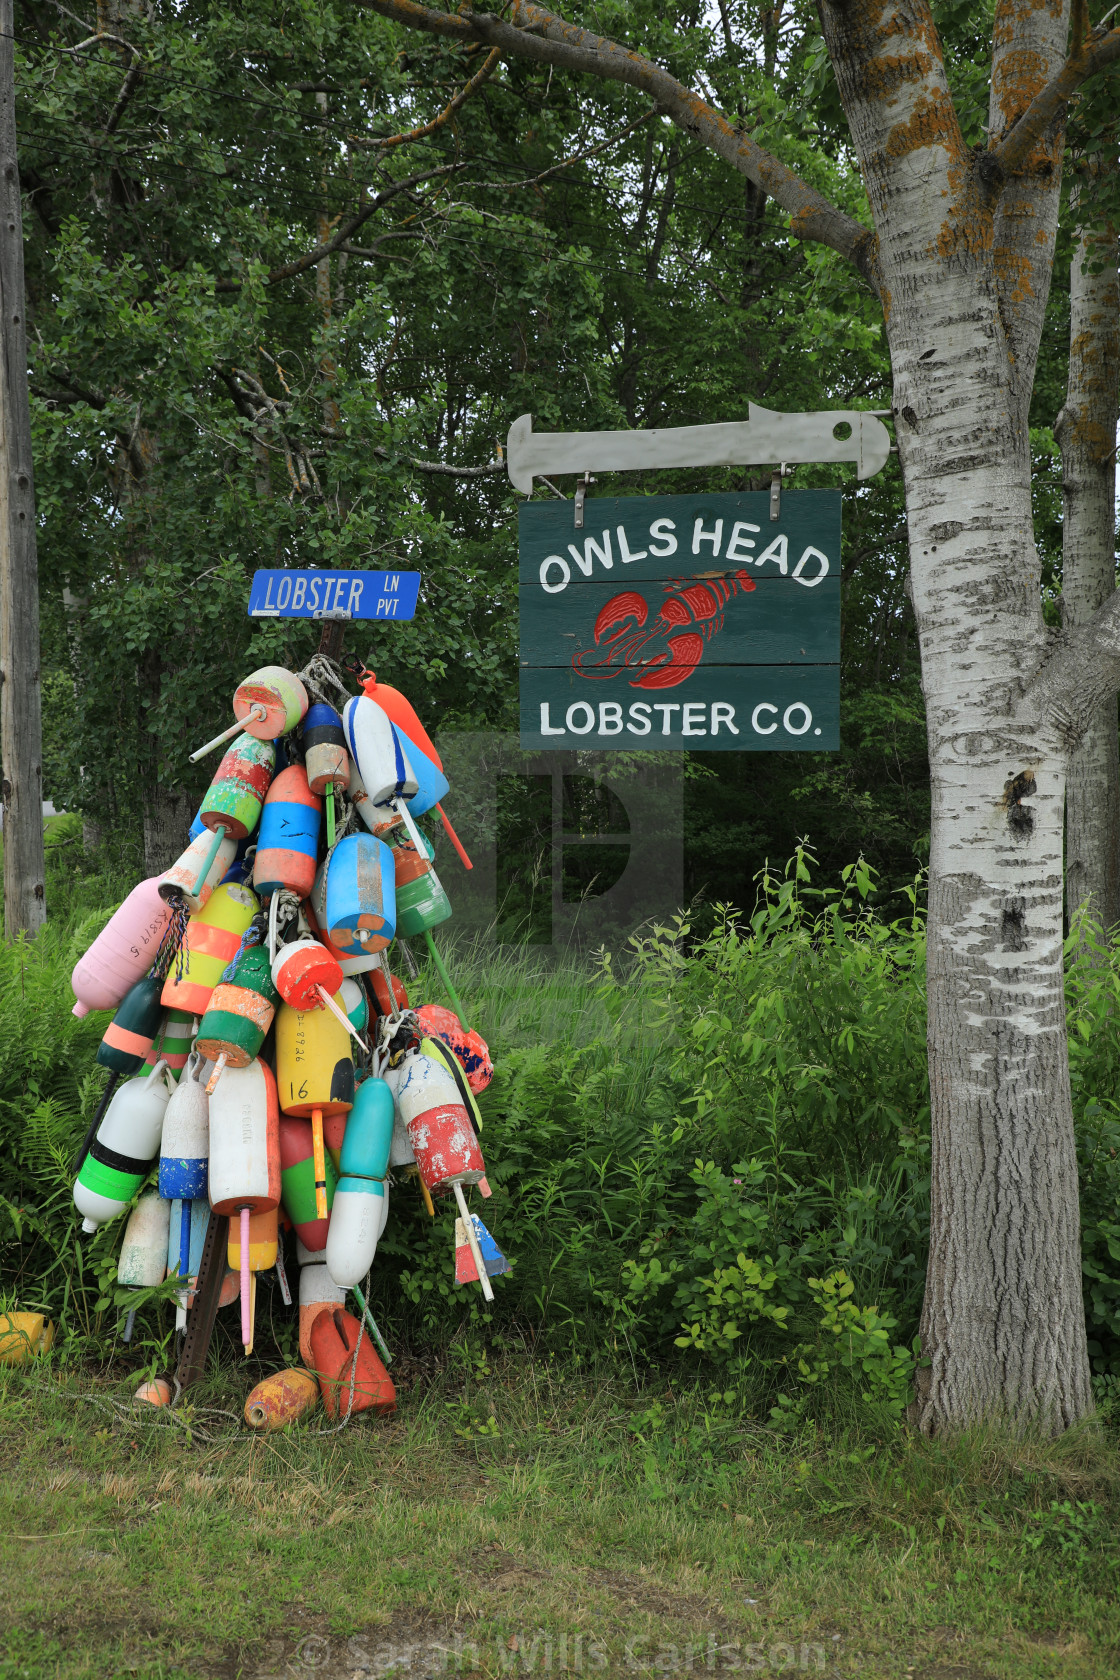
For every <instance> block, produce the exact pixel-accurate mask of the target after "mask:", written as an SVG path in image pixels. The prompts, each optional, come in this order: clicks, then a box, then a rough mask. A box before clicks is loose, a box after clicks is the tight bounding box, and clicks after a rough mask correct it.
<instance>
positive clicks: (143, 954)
mask: <svg viewBox="0 0 1120 1680" xmlns="http://www.w3.org/2000/svg"><path fill="white" fill-rule="evenodd" d="M170 914H171V906H170V905H169V904H165V903H164V901H163V899H162V898H161V897H160V893H159V876H156V875H153V876H152V878H151V880H149V881H141V882H140V884H139V886H136V887H133V889H132V891H131V892H130V893H129V895H128V897H127V898H126V899H125V901H124V903H123V904H122V905H121V907H120V909H119V910H118V911H117V912H116V913H115V915H114V916H113V917H112V918H111V919H110V921H109V922H108V923H107V924H106V926H105V927H104V928H102V930H101V932H100V933H99V934H98V936H97V938H96V939H95V940H94V942H93V944H92V945H91V946H90V948H89V950H88V951H87V952H86V954H85V956H84V957H82V958H81V959H80V960H79V962H78V963H77V964H76V965H75V968H74V972H73V974H72V975H71V976H70V984H71V986H72V987H73V990H74V996H75V997H76V998H77V1000H78V1001H77V1003H76V1004H75V1005H74V1014H75V1015H88V1014H89V1012H90V1010H91V1009H115V1008H116V1007H117V1005H118V1003H120V1001H121V999H122V998H123V997H124V994H125V993H126V992H127V991H128V990H129V989H130V987H132V986H134V985H135V983H136V981H137V980H140V979H142V978H143V976H144V975H145V974H147V972H148V970H149V969H150V968H151V966H152V962H153V960H154V958H155V954H156V952H157V950H158V949H159V944H160V941H161V939H162V938H163V936H164V934H165V933H166V931H167V921H168V917H169V916H170Z"/></svg>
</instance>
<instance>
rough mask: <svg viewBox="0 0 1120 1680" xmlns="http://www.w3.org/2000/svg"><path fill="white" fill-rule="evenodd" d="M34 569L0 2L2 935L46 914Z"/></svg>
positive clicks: (23, 929)
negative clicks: (3, 932)
mask: <svg viewBox="0 0 1120 1680" xmlns="http://www.w3.org/2000/svg"><path fill="white" fill-rule="evenodd" d="M39 660H40V654H39V564H38V555H37V552H36V531H35V480H34V470H33V466H32V460H31V409H30V403H29V399H28V390H27V329H26V325H25V322H24V284H23V217H22V213H21V205H20V186H19V168H18V165H17V162H16V89H15V46H14V41H13V22H12V0H0V679H2V682H3V687H2V688H0V739H2V743H3V761H4V776H3V806H4V931H5V934H6V936H7V937H8V938H9V939H14V938H15V937H16V935H17V934H19V933H27V934H29V935H31V936H32V937H34V935H35V934H36V933H38V931H39V929H40V928H41V927H42V925H43V922H44V920H45V919H46V914H47V904H46V890H45V886H44V877H45V875H46V860H45V857H44V854H43V718H42V690H41V681H40V667H39Z"/></svg>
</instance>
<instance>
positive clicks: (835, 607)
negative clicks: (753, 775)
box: [518, 490, 841, 752]
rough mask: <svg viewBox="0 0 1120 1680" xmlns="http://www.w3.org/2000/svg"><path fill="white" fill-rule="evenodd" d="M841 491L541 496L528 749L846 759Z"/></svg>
mask: <svg viewBox="0 0 1120 1680" xmlns="http://www.w3.org/2000/svg"><path fill="white" fill-rule="evenodd" d="M840 505H841V499H840V493H839V492H838V491H834V490H803V491H787V492H785V494H784V495H783V496H782V499H781V509H780V515H779V518H778V519H776V520H772V519H771V518H770V497H769V495H768V494H765V493H763V494H759V493H756V492H750V493H743V494H738V493H734V492H727V493H722V494H717V495H685V496H619V497H603V498H595V499H591V500H588V501H586V503H585V507H584V524H583V527H582V529H577V528H576V527H575V522H574V509H573V504H572V503H571V502H564V501H554V502H533V503H528V504H526V506H524V507H523V508H522V509H521V513H520V570H519V589H518V595H519V604H520V622H521V653H520V663H521V742H522V746H523V747H525V748H526V749H528V750H533V751H541V750H545V751H547V750H549V749H550V748H551V749H552V750H554V751H570V750H571V749H572V748H575V747H579V746H581V745H584V746H588V747H591V746H593V747H595V748H596V749H597V750H602V749H607V750H617V751H635V750H637V751H641V750H646V751H659V750H660V751H663V750H666V749H669V750H674V749H675V750H678V751H679V750H685V749H687V750H694V751H695V750H701V751H715V752H776V751H791V750H793V751H811V752H825V751H835V750H836V749H837V748H838V747H839V744H840V664H839V660H840Z"/></svg>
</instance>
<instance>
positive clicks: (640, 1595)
mask: <svg viewBox="0 0 1120 1680" xmlns="http://www.w3.org/2000/svg"><path fill="white" fill-rule="evenodd" d="M584 1579H585V1580H586V1581H587V1583H588V1585H589V1586H592V1587H597V1588H598V1589H599V1590H600V1591H601V1592H607V1593H609V1594H610V1596H611V1597H612V1598H613V1599H614V1600H615V1602H616V1604H618V1605H619V1606H621V1607H622V1608H624V1609H627V1610H645V1611H648V1613H649V1614H650V1615H651V1616H668V1617H672V1618H674V1619H675V1620H677V1621H684V1620H694V1619H696V1618H698V1617H702V1618H703V1619H704V1620H705V1621H707V1622H711V1623H712V1625H713V1626H714V1625H715V1615H714V1612H713V1607H712V1605H711V1604H710V1603H709V1601H708V1600H707V1599H704V1598H697V1597H695V1596H693V1595H691V1594H689V1593H682V1592H674V1591H673V1590H672V1589H671V1588H668V1587H663V1586H661V1585H660V1584H659V1583H658V1582H656V1581H647V1580H643V1579H642V1577H641V1576H640V1575H624V1574H622V1573H621V1572H620V1571H618V1570H615V1569H588V1570H585V1571H584Z"/></svg>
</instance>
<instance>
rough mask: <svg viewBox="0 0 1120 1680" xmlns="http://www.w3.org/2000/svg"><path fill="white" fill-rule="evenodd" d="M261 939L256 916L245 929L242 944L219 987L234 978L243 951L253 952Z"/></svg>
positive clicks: (234, 954) (224, 972) (224, 973)
mask: <svg viewBox="0 0 1120 1680" xmlns="http://www.w3.org/2000/svg"><path fill="white" fill-rule="evenodd" d="M261 938H262V934H261V930H260V928H259V927H258V926H257V918H256V916H254V917H253V920H252V921H251V922H250V923H249V926H248V927H247V928H246V929H245V932H244V933H243V934H242V935H241V943H240V945H239V946H238V947H237V950H236V951H235V952H234V953H233V959H232V961H231V962H230V964H229V966H228V967H227V968H226V969H224V970H223V972H222V978H221V980H220V981H219V982H218V984H219V985H224V984H225V983H226V982H227V981H229V980H232V979H233V978H234V971H235V970H236V968H237V965H238V963H239V962H240V961H241V953H242V952H243V951H248V950H251V949H252V947H253V946H254V945H259V944H260V942H261Z"/></svg>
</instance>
